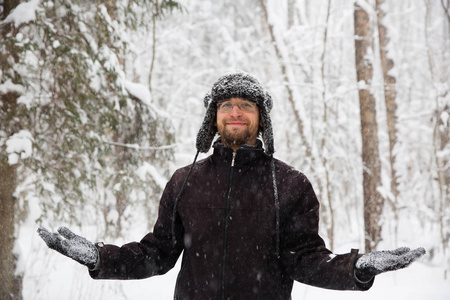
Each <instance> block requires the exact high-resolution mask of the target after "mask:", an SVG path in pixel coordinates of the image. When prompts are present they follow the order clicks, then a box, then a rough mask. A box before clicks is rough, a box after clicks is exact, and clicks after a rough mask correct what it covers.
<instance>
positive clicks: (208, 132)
mask: <svg viewBox="0 0 450 300" xmlns="http://www.w3.org/2000/svg"><path fill="white" fill-rule="evenodd" d="M203 102H204V104H205V106H206V107H207V108H206V114H205V118H204V119H203V123H202V126H201V127H200V130H199V131H198V134H197V141H196V147H197V150H198V151H200V152H203V153H206V152H208V151H209V148H210V147H211V144H212V141H213V139H214V136H215V135H216V133H217V128H216V125H215V121H216V109H217V108H216V103H215V102H213V101H212V98H211V94H210V93H208V94H206V96H205V98H204V99H203Z"/></svg>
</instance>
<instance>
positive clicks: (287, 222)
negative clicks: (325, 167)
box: [281, 174, 373, 290]
mask: <svg viewBox="0 0 450 300" xmlns="http://www.w3.org/2000/svg"><path fill="white" fill-rule="evenodd" d="M294 186H295V187H296V188H297V189H298V188H299V187H301V190H300V192H299V191H298V190H297V192H296V194H297V195H298V196H297V197H295V198H294V197H293V198H292V199H290V201H291V203H289V204H288V205H287V207H285V208H286V214H287V217H286V218H285V219H284V226H282V230H283V231H282V232H281V246H282V248H281V249H282V260H283V263H284V264H285V265H286V270H287V271H288V274H289V276H290V277H291V278H292V279H293V280H296V281H299V282H301V283H305V284H308V285H312V286H316V287H321V288H327V289H334V290H367V289H369V288H370V287H371V286H372V284H373V280H371V281H370V282H368V283H361V282H359V281H357V280H356V278H355V276H354V266H355V263H356V260H357V259H358V258H359V257H360V255H358V250H352V251H351V252H350V253H348V254H342V255H335V254H333V253H332V252H331V251H330V250H328V249H327V248H326V246H325V243H324V241H323V239H322V238H321V237H320V236H319V233H318V228H319V202H318V200H317V197H316V195H315V193H314V190H313V188H312V186H311V183H310V182H309V181H308V179H307V178H306V177H305V176H304V175H303V174H300V178H299V181H298V182H297V184H295V185H294ZM291 195H294V193H292V194H291Z"/></svg>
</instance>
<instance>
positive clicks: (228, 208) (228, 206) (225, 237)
mask: <svg viewBox="0 0 450 300" xmlns="http://www.w3.org/2000/svg"><path fill="white" fill-rule="evenodd" d="M235 159H236V152H233V158H232V159H231V168H230V182H229V185H228V194H227V202H226V207H225V222H224V223H225V224H224V235H223V256H222V294H221V297H220V298H221V299H222V300H225V299H226V298H225V296H226V294H227V293H226V292H227V291H226V272H227V268H226V262H227V243H228V224H229V220H230V215H231V187H232V183H233V171H234V161H235Z"/></svg>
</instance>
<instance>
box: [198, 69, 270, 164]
mask: <svg viewBox="0 0 450 300" xmlns="http://www.w3.org/2000/svg"><path fill="white" fill-rule="evenodd" d="M230 98H241V99H244V100H248V101H252V102H254V103H256V104H257V105H258V107H259V112H260V118H261V121H262V123H263V126H262V137H263V141H264V145H265V152H266V153H267V154H268V155H272V154H273V152H274V146H273V131H272V121H271V120H270V114H269V113H270V110H271V109H272V105H273V102H272V97H271V96H270V94H269V92H268V91H266V90H264V89H263V88H262V87H261V85H260V83H259V82H258V80H256V79H255V78H254V77H252V76H250V75H249V74H247V73H244V72H242V71H239V72H236V73H230V74H226V75H224V76H222V77H220V78H219V79H218V80H217V81H216V82H215V83H214V84H213V86H212V89H211V92H209V93H207V94H206V96H205V98H204V105H205V107H206V114H205V118H204V119H203V123H202V126H201V127H200V130H199V131H198V134H197V144H196V147H197V150H198V151H200V152H204V153H206V152H208V150H209V148H210V147H211V143H212V141H213V139H214V136H215V135H216V133H217V128H216V126H215V122H216V114H217V103H218V102H219V101H221V100H226V99H230Z"/></svg>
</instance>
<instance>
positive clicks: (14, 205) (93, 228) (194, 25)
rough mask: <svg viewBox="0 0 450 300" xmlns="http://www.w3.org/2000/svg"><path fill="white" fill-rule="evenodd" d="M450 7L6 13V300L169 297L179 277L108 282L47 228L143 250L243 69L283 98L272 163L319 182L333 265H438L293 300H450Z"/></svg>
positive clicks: (312, 5) (211, 6)
mask: <svg viewBox="0 0 450 300" xmlns="http://www.w3.org/2000/svg"><path fill="white" fill-rule="evenodd" d="M449 7H450V3H449V1H448V0H407V1H396V0H376V1H375V0H367V1H365V0H358V1H353V0H333V1H331V0H314V1H312V0H297V1H295V0H283V1H280V0H250V1H249V0H245V1H244V0H236V1H225V0H218V1H192V0H179V1H171V0H152V1H149V0H117V1H106V0H97V1H83V0H78V1H76V0H73V1H68V0H60V1H45V0H31V1H20V0H13V1H9V0H0V13H1V15H0V20H1V22H0V33H1V40H0V41H1V42H0V67H1V69H0V97H1V102H0V103H1V104H0V120H1V125H0V147H1V151H0V200H1V203H0V261H1V270H0V276H1V278H0V282H1V285H2V289H1V290H0V295H1V296H0V298H1V299H9V298H8V297H9V296H8V295H10V296H11V299H22V297H23V299H61V298H63V299H65V298H67V299H87V298H92V299H106V298H110V299H144V298H146V299H171V298H172V296H173V287H174V284H175V278H176V269H175V270H173V271H171V272H170V273H169V274H167V275H164V276H159V277H155V278H151V279H146V280H144V281H128V282H120V281H93V280H91V279H90V277H89V275H88V273H87V271H86V269H85V267H83V266H80V265H78V264H77V263H75V262H73V261H71V260H69V259H67V258H65V257H62V256H61V255H59V254H58V253H56V252H54V251H51V250H49V249H48V248H47V247H46V245H45V244H44V243H43V242H42V241H41V240H40V239H39V237H38V235H37V234H36V229H37V228H38V226H40V225H43V226H45V227H47V228H49V229H51V230H56V229H57V228H58V227H59V226H61V225H65V226H68V227H69V228H71V229H72V230H73V231H75V232H76V233H78V234H81V235H83V236H85V237H86V238H88V239H89V240H91V241H104V242H107V243H113V244H118V245H120V244H123V243H126V242H130V241H134V240H139V239H140V238H141V237H143V236H144V235H145V234H146V233H147V232H148V231H150V230H151V229H152V227H153V223H154V222H155V219H156V213H157V205H158V201H159V197H160V194H161V192H162V190H163V188H164V186H165V183H166V181H167V180H168V179H169V178H170V176H171V174H172V172H173V171H174V170H175V169H176V168H178V167H181V166H184V165H187V164H189V163H191V161H192V160H193V158H194V155H195V151H196V150H195V136H196V133H197V130H198V128H199V127H200V124H201V121H202V118H203V115H204V112H205V109H204V107H203V96H204V94H205V93H206V92H207V91H208V90H209V89H210V88H211V85H212V83H213V82H214V81H215V80H216V79H217V78H218V77H219V76H221V75H223V74H224V73H226V72H230V71H234V70H237V69H240V70H244V71H247V72H249V73H250V74H253V75H254V76H256V77H257V78H258V79H259V80H260V82H261V83H262V85H263V86H264V87H265V88H266V89H268V90H269V91H270V92H271V93H272V95H273V98H274V109H273V111H272V114H271V116H272V119H273V123H274V135H275V150H276V153H275V157H277V158H279V159H282V160H284V161H286V162H287V163H289V164H291V165H293V166H294V167H295V168H297V169H299V170H302V171H303V172H304V173H305V174H306V175H307V176H308V178H309V179H310V180H311V181H312V183H313V186H314V188H315V191H316V193H317V195H318V197H319V199H320V201H321V227H320V228H321V235H322V237H323V238H324V239H325V241H326V243H327V245H328V246H329V247H330V248H331V249H332V250H333V251H334V252H335V253H345V252H349V251H350V248H360V249H362V251H364V249H366V250H367V249H370V250H375V249H379V250H383V249H392V248H395V247H397V246H409V247H411V248H415V247H419V246H423V247H425V248H426V250H427V255H426V257H425V258H423V259H421V261H420V262H418V263H416V264H414V265H413V266H411V267H410V268H408V269H406V270H402V271H399V272H395V273H391V274H385V275H381V276H379V278H377V279H376V281H375V285H374V287H373V288H372V290H370V291H368V292H365V293H359V292H337V291H325V290H321V289H316V288H312V287H308V286H305V285H302V284H296V285H295V287H294V292H293V299H302V298H303V299H316V298H319V297H320V298H321V297H332V298H333V299H340V297H342V298H344V297H345V299H356V298H358V299H394V298H395V299H430V298H432V299H444V298H445V299H448V297H450V274H449V271H450V253H449V252H450V188H449V186H450V170H449V157H450V141H449V135H450V134H449V132H450V131H449V114H450V80H449V75H450V70H449V66H450V51H449V50H450V10H449ZM361 13H363V14H364V15H360V14H361ZM361 16H362V18H361ZM360 21H362V22H363V23H364V24H363V26H360V25H361V24H360V23H358V22H360ZM355 24H358V26H356V25H355ZM361 30H362V31H361ZM361 43H365V44H361ZM358 47H365V48H364V51H363V52H361V51H359V50H355V49H356V48H358ZM358 53H359V54H361V53H363V54H364V55H362V56H361V57H359V60H358ZM361 76H362V77H361ZM364 93H366V94H365V95H366V96H367V95H368V98H367V99H369V100H370V99H372V100H373V101H372V104H373V107H372V108H370V107H369V108H367V106H364V105H363V104H364V103H363V101H362V97H366V96H364ZM389 99H390V101H389ZM392 99H393V100H392ZM369 104H370V103H369ZM375 112H376V114H375ZM367 117H369V118H370V117H372V121H373V120H375V121H376V122H372V123H367V122H366V121H367V120H366V119H365V118H367ZM365 130H366V131H365ZM366 143H369V144H371V145H372V148H371V149H372V150H371V152H370V151H369V152H367V151H366V150H365V149H366V148H364V145H366ZM203 157H205V155H203ZM369 161H371V162H372V163H370V164H369V163H368V162H369ZM364 170H366V171H367V172H366V173H365V174H366V175H367V174H370V175H371V176H372V179H373V178H375V179H376V180H375V181H373V180H372V185H371V187H372V188H371V189H370V188H368V187H367V186H366V185H365V184H366V181H365V180H366V179H365V178H363V177H364V176H363V174H364V172H363V171H364ZM377 173H378V174H377ZM363 186H366V187H367V188H363ZM368 191H370V195H367V194H365V192H366V193H367V192H368ZM372 198H374V199H375V203H376V204H377V205H376V209H375V213H377V212H378V215H376V216H375V217H374V218H370V217H368V216H369V215H367V208H365V205H364V203H367V201H371V200H370V199H372ZM372 200H373V199H372ZM372 213H374V212H373V211H372ZM370 224H373V225H370ZM371 230H373V231H371ZM371 234H373V236H374V237H375V238H374V239H372V240H368V239H367V237H368V236H372V235H371ZM368 241H369V242H368ZM243 267H244V266H243ZM62 295H64V296H62Z"/></svg>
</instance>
